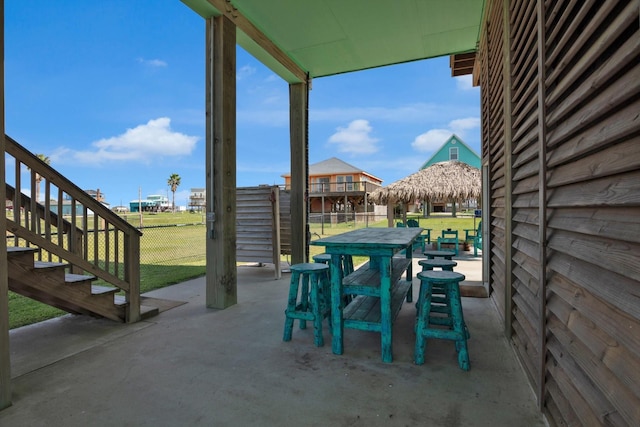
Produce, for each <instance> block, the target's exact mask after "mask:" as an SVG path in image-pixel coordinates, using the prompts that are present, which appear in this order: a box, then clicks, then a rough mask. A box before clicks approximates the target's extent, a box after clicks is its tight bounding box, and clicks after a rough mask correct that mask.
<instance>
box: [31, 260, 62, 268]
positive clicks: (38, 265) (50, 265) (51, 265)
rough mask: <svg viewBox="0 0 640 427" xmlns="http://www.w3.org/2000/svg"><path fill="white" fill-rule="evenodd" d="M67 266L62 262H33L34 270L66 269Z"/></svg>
mask: <svg viewBox="0 0 640 427" xmlns="http://www.w3.org/2000/svg"><path fill="white" fill-rule="evenodd" d="M66 267H67V264H65V263H62V262H47V261H33V268H35V269H38V270H46V269H58V268H66Z"/></svg>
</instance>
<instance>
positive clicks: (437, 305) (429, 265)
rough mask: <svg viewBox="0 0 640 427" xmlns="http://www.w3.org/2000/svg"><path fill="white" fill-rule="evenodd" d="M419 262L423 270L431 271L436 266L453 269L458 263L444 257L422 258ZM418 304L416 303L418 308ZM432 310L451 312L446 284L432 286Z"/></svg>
mask: <svg viewBox="0 0 640 427" xmlns="http://www.w3.org/2000/svg"><path fill="white" fill-rule="evenodd" d="M418 264H420V266H422V271H430V270H433V269H434V268H440V269H442V270H443V271H453V267H455V266H457V265H458V263H457V262H455V261H450V260H448V259H444V258H434V259H421V260H420V261H418ZM417 308H418V304H416V309H417ZM431 311H432V312H437V313H444V314H447V315H450V314H451V310H450V309H449V304H448V300H447V295H446V288H445V287H444V286H439V285H437V284H436V285H434V286H432V288H431Z"/></svg>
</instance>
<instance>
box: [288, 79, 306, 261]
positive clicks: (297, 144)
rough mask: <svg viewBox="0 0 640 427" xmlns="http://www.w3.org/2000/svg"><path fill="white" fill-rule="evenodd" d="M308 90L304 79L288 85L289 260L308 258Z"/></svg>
mask: <svg viewBox="0 0 640 427" xmlns="http://www.w3.org/2000/svg"><path fill="white" fill-rule="evenodd" d="M307 91H308V85H307V84H306V83H295V84H290V85H289V126H290V129H289V132H290V138H291V142H290V145H291V263H292V264H299V263H302V262H306V261H307V254H306V252H307V203H308V201H307V188H306V182H307V174H308V171H307V168H308V165H307V116H306V109H307V99H308V97H307Z"/></svg>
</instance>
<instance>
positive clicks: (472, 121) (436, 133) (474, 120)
mask: <svg viewBox="0 0 640 427" xmlns="http://www.w3.org/2000/svg"><path fill="white" fill-rule="evenodd" d="M478 127H480V118H478V117H466V118H463V119H455V120H451V121H450V122H449V125H448V127H447V129H430V130H428V131H426V132H425V133H423V134H420V135H418V136H417V137H416V138H415V139H414V140H413V142H412V143H411V146H412V147H413V148H414V149H415V150H416V151H421V152H429V151H435V150H437V149H438V148H440V147H441V146H442V144H444V142H445V141H446V140H447V139H449V138H450V137H451V135H453V134H454V133H455V134H456V135H458V136H459V137H460V138H462V139H464V136H465V134H466V132H467V131H468V130H471V129H475V128H478Z"/></svg>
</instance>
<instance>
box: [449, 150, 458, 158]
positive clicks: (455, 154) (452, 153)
mask: <svg viewBox="0 0 640 427" xmlns="http://www.w3.org/2000/svg"><path fill="white" fill-rule="evenodd" d="M449 160H458V147H451V148H449Z"/></svg>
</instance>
